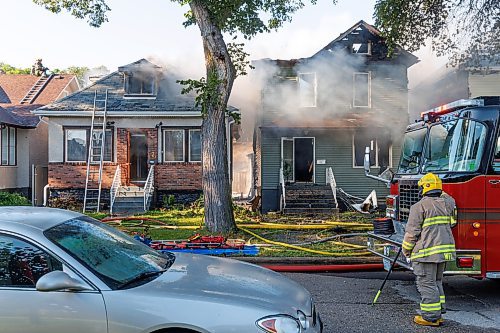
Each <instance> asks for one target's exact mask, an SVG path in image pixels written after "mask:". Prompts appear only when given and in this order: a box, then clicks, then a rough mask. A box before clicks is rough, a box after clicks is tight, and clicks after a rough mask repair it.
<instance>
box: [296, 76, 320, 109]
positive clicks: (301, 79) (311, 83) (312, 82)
mask: <svg viewBox="0 0 500 333" xmlns="http://www.w3.org/2000/svg"><path fill="white" fill-rule="evenodd" d="M297 83H298V90H299V91H298V93H299V105H300V106H301V107H315V106H316V100H317V81H316V73H299V74H298V75H297Z"/></svg>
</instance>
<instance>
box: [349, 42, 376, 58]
mask: <svg viewBox="0 0 500 333" xmlns="http://www.w3.org/2000/svg"><path fill="white" fill-rule="evenodd" d="M352 53H354V54H368V55H370V54H372V45H371V43H370V42H366V43H353V44H352Z"/></svg>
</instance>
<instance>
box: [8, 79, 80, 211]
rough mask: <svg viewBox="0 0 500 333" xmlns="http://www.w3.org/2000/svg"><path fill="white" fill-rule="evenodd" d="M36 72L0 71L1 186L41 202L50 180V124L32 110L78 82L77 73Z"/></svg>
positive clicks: (70, 90)
mask: <svg viewBox="0 0 500 333" xmlns="http://www.w3.org/2000/svg"><path fill="white" fill-rule="evenodd" d="M34 74H35V73H34ZM34 74H33V75H30V74H0V157H1V158H0V190H1V191H10V192H18V193H22V194H23V195H25V196H27V197H28V198H32V199H33V203H34V204H35V205H41V204H42V201H43V188H44V186H45V185H46V184H47V183H46V181H47V163H48V157H47V156H48V151H47V148H48V147H47V135H48V127H47V124H46V123H45V122H42V121H40V117H39V116H36V115H33V114H32V113H31V111H33V110H35V109H36V108H39V107H41V106H44V105H46V104H49V103H52V102H54V101H55V100H57V99H59V98H63V97H65V96H67V95H69V94H71V93H73V92H74V91H77V90H78V89H79V86H78V82H77V79H76V77H75V76H74V75H68V74H54V75H51V74H48V75H41V74H42V73H40V75H34ZM34 175H36V177H35V176H34Z"/></svg>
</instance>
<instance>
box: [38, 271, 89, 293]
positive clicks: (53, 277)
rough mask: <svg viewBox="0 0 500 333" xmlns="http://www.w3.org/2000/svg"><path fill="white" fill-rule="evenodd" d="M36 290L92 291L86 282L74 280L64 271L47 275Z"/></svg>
mask: <svg viewBox="0 0 500 333" xmlns="http://www.w3.org/2000/svg"><path fill="white" fill-rule="evenodd" d="M36 290H38V291H60V290H70V291H83V290H92V289H91V288H90V287H89V286H88V285H87V284H85V283H84V282H82V281H80V280H77V279H75V278H72V277H71V276H69V275H68V273H66V272H63V271H52V272H50V273H47V274H45V275H44V276H42V277H41V278H40V279H38V282H37V283H36Z"/></svg>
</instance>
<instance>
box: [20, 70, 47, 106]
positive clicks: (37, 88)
mask: <svg viewBox="0 0 500 333" xmlns="http://www.w3.org/2000/svg"><path fill="white" fill-rule="evenodd" d="M52 77H54V74H50V75H49V76H46V75H42V76H40V78H39V79H38V81H36V82H35V84H34V85H33V87H31V89H30V90H29V91H28V92H27V93H26V95H25V96H24V97H23V99H22V100H21V101H20V102H19V104H31V103H33V101H34V100H35V98H37V96H38V95H39V94H40V92H41V91H42V90H43V88H45V86H46V85H47V83H49V81H50V80H51V79H52Z"/></svg>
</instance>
